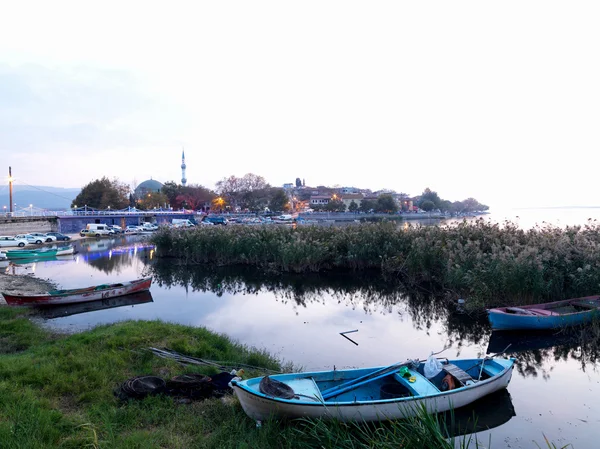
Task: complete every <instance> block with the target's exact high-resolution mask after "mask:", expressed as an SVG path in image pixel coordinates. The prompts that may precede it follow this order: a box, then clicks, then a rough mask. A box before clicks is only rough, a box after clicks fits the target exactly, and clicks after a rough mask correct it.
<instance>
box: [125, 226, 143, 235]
mask: <svg viewBox="0 0 600 449" xmlns="http://www.w3.org/2000/svg"><path fill="white" fill-rule="evenodd" d="M141 231H142V228H141V226H136V225H127V227H126V228H125V233H126V234H137V233H138V232H141Z"/></svg>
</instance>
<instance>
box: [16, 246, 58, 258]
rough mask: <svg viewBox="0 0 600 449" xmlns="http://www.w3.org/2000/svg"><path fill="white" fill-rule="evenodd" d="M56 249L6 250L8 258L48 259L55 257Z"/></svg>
mask: <svg viewBox="0 0 600 449" xmlns="http://www.w3.org/2000/svg"><path fill="white" fill-rule="evenodd" d="M57 252H58V250H57V249H49V248H42V249H11V250H8V251H6V257H8V258H9V259H50V258H52V257H56V253H57Z"/></svg>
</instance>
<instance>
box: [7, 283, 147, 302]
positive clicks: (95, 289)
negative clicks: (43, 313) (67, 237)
mask: <svg viewBox="0 0 600 449" xmlns="http://www.w3.org/2000/svg"><path fill="white" fill-rule="evenodd" d="M151 283H152V278H144V279H137V280H135V281H130V282H120V283H117V284H101V285H96V286H92V287H86V288H75V289H70V290H52V291H49V292H48V293H43V294H40V295H10V294H8V293H3V295H4V299H5V300H6V302H7V303H8V304H10V305H20V306H22V305H34V304H48V305H52V304H71V303H77V302H88V301H97V300H99V299H107V298H114V297H116V296H123V295H129V294H130V293H135V292H140V291H144V290H148V289H150V284H151Z"/></svg>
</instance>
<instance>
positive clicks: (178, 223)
mask: <svg viewBox="0 0 600 449" xmlns="http://www.w3.org/2000/svg"><path fill="white" fill-rule="evenodd" d="M172 223H173V226H174V227H176V228H189V227H193V226H194V223H192V222H191V221H190V220H188V219H187V218H173V222H172Z"/></svg>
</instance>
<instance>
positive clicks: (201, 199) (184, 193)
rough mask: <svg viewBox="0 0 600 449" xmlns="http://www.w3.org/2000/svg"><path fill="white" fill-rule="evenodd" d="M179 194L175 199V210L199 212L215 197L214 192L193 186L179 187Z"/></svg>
mask: <svg viewBox="0 0 600 449" xmlns="http://www.w3.org/2000/svg"><path fill="white" fill-rule="evenodd" d="M180 192H181V193H180V194H179V195H177V198H175V206H174V207H175V208H177V209H179V208H180V207H184V208H186V209H193V210H199V209H202V208H203V207H204V204H205V203H210V202H211V201H212V200H213V198H215V197H216V195H215V194H214V192H212V191H210V190H209V189H207V188H206V187H203V186H200V185H197V184H193V185H190V186H185V187H183V186H181V188H180Z"/></svg>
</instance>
